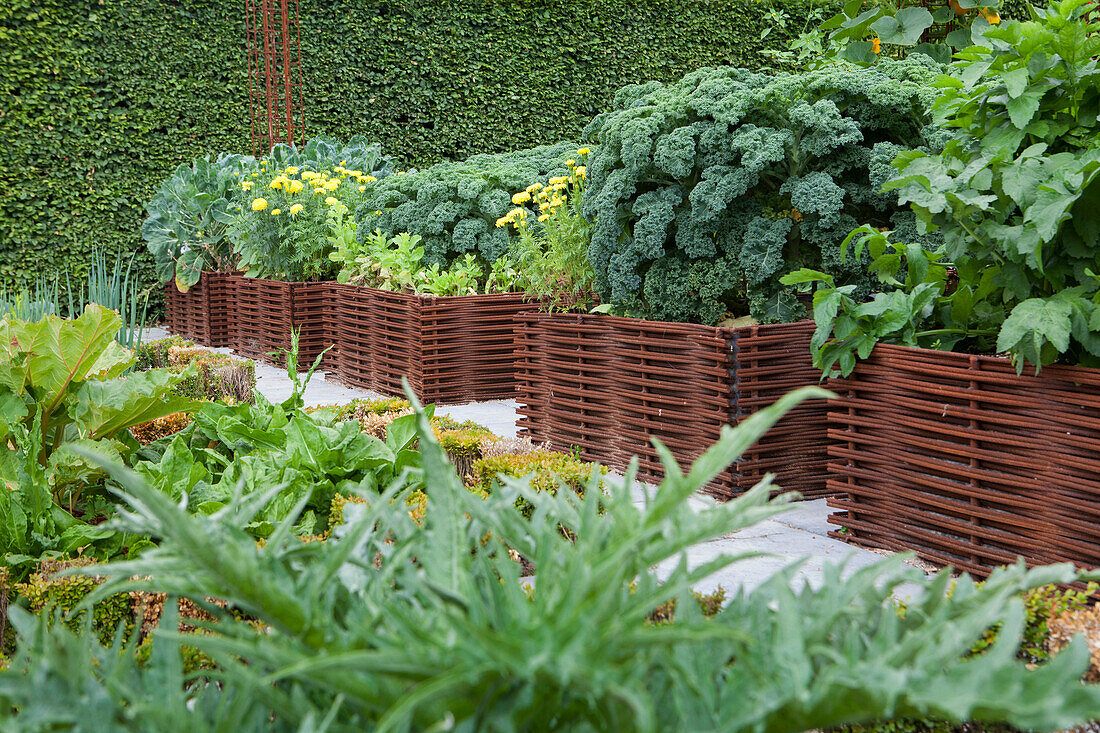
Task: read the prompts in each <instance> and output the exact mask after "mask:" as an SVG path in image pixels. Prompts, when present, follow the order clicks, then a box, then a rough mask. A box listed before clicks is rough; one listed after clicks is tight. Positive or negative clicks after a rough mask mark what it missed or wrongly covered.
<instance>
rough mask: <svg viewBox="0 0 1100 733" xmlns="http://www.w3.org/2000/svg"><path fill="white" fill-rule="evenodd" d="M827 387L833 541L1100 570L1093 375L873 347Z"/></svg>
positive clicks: (952, 560) (958, 563) (1098, 421)
mask: <svg viewBox="0 0 1100 733" xmlns="http://www.w3.org/2000/svg"><path fill="white" fill-rule="evenodd" d="M833 389H834V390H835V391H837V392H838V393H839V394H840V395H841V396H840V398H839V399H837V400H835V401H834V402H833V403H832V404H831V405H830V410H829V416H828V420H829V426H830V427H829V436H830V438H831V439H832V444H831V446H830V448H829V456H830V461H829V488H830V489H832V490H833V491H835V492H837V493H838V496H836V497H835V498H833V499H830V505H831V506H833V507H834V508H836V509H838V510H840V511H839V512H838V513H836V514H833V515H832V516H831V517H830V519H829V521H831V522H833V523H834V524H838V525H841V526H842V527H844V528H846V533H843V534H841V533H838V534H837V536H838V537H841V538H844V539H847V540H849V541H851V542H854V543H856V544H860V545H865V546H874V547H885V548H890V549H897V550H914V551H916V552H918V553H919V554H920V555H921V556H923V557H925V558H926V559H928V560H931V561H933V562H937V563H942V564H950V565H954V566H955V567H957V568H960V569H963V570H967V571H970V572H972V573H975V574H977V575H986V574H988V572H989V570H990V569H992V568H993V567H996V566H998V565H1002V564H1004V563H1008V562H1013V561H1014V560H1015V559H1016V558H1017V557H1020V556H1022V557H1024V558H1025V559H1026V560H1027V561H1028V562H1031V563H1048V562H1056V561H1062V560H1071V561H1074V562H1077V563H1079V564H1082V565H1086V566H1090V567H1091V566H1097V565H1100V530H1097V529H1096V528H1097V527H1100V524H1098V521H1100V502H1098V499H1100V417H1098V416H1100V409H1098V408H1100V371H1096V370H1090V369H1071V368H1067V367H1048V368H1046V369H1044V370H1043V371H1042V374H1040V375H1039V376H1038V377H1035V376H1030V375H1026V374H1025V375H1024V376H1017V375H1016V373H1015V370H1014V369H1013V368H1012V366H1011V365H1010V364H1009V363H1008V361H1007V360H1006V359H1000V358H996V357H985V356H973V355H966V354H951V353H946V352H940V351H930V350H923V349H910V348H905V347H899V346H889V345H880V346H877V347H876V348H875V351H874V353H873V354H872V356H871V358H870V359H868V360H866V361H863V362H861V363H860V364H859V365H858V366H857V368H856V371H855V372H854V373H853V374H852V376H851V377H850V378H848V379H845V380H837V381H836V382H835V383H834V384H833Z"/></svg>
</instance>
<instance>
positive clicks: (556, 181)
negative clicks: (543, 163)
mask: <svg viewBox="0 0 1100 733" xmlns="http://www.w3.org/2000/svg"><path fill="white" fill-rule="evenodd" d="M568 180H569V178H568V177H566V176H554V177H553V178H551V179H550V185H552V186H556V185H558V184H561V183H565V182H566V181H568Z"/></svg>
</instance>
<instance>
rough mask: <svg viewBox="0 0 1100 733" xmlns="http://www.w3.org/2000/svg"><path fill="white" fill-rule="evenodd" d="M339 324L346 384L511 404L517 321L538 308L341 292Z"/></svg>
mask: <svg viewBox="0 0 1100 733" xmlns="http://www.w3.org/2000/svg"><path fill="white" fill-rule="evenodd" d="M334 292H335V295H336V301H337V302H336V310H335V312H336V322H337V332H338V342H339V350H340V357H339V361H338V366H337V376H338V378H339V379H341V380H342V381H344V382H345V383H347V384H349V385H353V386H357V387H364V388H366V389H371V390H374V391H376V392H381V393H383V394H388V395H396V396H403V394H404V392H403V391H402V385H401V381H402V378H403V377H404V378H407V379H408V381H409V384H410V386H411V387H412V389H413V391H414V392H416V394H417V396H418V397H419V399H420V400H421V401H422V402H425V403H429V402H435V403H446V404H460V403H464V402H475V401H481V400H495V399H509V398H511V397H512V396H513V395H514V392H515V361H514V360H515V353H514V348H513V335H512V333H513V331H512V320H513V318H514V317H515V316H516V314H517V313H521V312H524V311H528V310H532V309H535V308H537V307H538V303H536V302H532V301H530V300H529V299H528V298H527V296H526V295H525V294H523V293H498V294H491V295H463V296H423V295H413V294H410V293H395V292H390V291H387V290H381V289H378V288H367V287H359V286H354V285H339V286H337V287H336V288H335V289H334Z"/></svg>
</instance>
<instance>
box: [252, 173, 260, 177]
mask: <svg viewBox="0 0 1100 733" xmlns="http://www.w3.org/2000/svg"><path fill="white" fill-rule="evenodd" d="M258 175H260V174H259V173H253V174H252V177H253V178H255V177H256V176H258Z"/></svg>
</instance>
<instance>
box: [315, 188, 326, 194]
mask: <svg viewBox="0 0 1100 733" xmlns="http://www.w3.org/2000/svg"><path fill="white" fill-rule="evenodd" d="M313 193H317V194H320V193H326V191H325V189H323V188H315V189H313Z"/></svg>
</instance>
